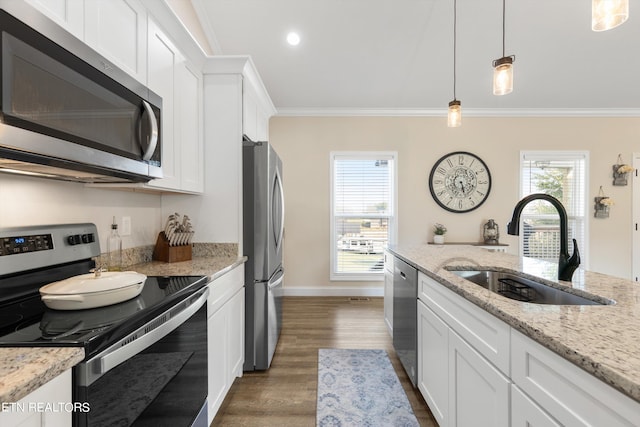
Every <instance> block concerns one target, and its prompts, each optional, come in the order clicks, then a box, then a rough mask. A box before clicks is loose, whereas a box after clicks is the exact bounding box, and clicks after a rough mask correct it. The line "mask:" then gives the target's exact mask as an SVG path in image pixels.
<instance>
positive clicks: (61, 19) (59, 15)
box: [27, 0, 84, 40]
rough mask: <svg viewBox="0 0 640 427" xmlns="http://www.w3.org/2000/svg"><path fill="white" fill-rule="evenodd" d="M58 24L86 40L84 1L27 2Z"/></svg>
mask: <svg viewBox="0 0 640 427" xmlns="http://www.w3.org/2000/svg"><path fill="white" fill-rule="evenodd" d="M27 3H30V4H31V5H33V6H34V7H35V8H36V9H38V10H39V11H40V12H42V13H44V14H45V15H47V16H48V17H49V18H51V20H53V21H54V22H55V23H56V24H58V25H60V26H61V27H62V28H64V29H65V30H67V31H68V32H70V33H71V34H73V35H74V36H76V37H77V38H78V39H80V40H84V16H83V15H84V0H27Z"/></svg>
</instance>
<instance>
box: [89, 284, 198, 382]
mask: <svg viewBox="0 0 640 427" xmlns="http://www.w3.org/2000/svg"><path fill="white" fill-rule="evenodd" d="M198 294H200V297H199V298H198V300H197V301H195V302H193V303H192V304H190V305H189V306H188V307H187V308H185V309H184V310H182V311H181V312H179V313H177V314H173V315H172V317H171V318H170V319H169V320H167V321H166V322H165V323H163V324H161V325H160V326H158V327H156V328H155V329H152V330H151V331H149V332H147V333H146V334H144V335H142V336H140V337H137V338H135V339H133V340H131V342H129V343H128V344H124V345H121V346H119V343H116V344H115V345H113V346H111V347H109V348H108V349H106V350H105V351H104V352H102V353H100V354H98V355H96V356H95V357H93V358H92V359H91V360H87V361H86V362H84V363H82V364H81V365H82V366H80V365H79V366H80V367H81V370H83V372H81V374H80V376H79V378H78V380H79V383H80V385H81V386H87V387H88V386H89V385H91V384H92V383H93V382H94V381H96V380H97V379H98V378H100V377H101V376H103V375H104V374H106V373H107V372H109V371H110V370H111V369H113V368H115V367H116V366H118V365H119V364H120V363H122V362H125V361H127V360H128V359H130V358H132V357H133V356H135V355H136V354H138V353H140V352H141V351H142V350H144V349H145V348H147V347H149V346H151V345H152V344H155V343H156V342H158V341H160V340H161V339H162V338H164V337H165V336H167V335H168V334H170V333H171V332H173V330H174V329H176V328H177V327H179V326H180V325H182V324H183V323H184V322H185V321H187V320H188V319H189V318H190V317H191V316H192V315H194V314H195V313H196V312H197V311H198V310H200V308H201V307H202V306H203V305H205V304H206V303H207V298H208V296H209V287H208V286H205V287H204V288H203V289H202V290H201V291H198V292H197V293H196V294H195V295H198ZM169 311H170V310H169ZM166 313H167V312H165V313H163V314H161V315H160V316H158V317H156V318H155V319H154V320H152V321H150V322H149V323H147V325H149V324H153V323H154V322H156V320H157V319H159V318H162V316H164V315H165V314H166ZM145 326H146V325H145ZM145 326H143V327H141V328H139V329H138V330H137V331H135V332H133V333H131V334H129V335H128V336H127V337H125V338H123V339H122V340H120V342H126V341H127V340H128V339H129V337H131V336H135V335H136V334H137V333H138V331H140V330H144V328H145Z"/></svg>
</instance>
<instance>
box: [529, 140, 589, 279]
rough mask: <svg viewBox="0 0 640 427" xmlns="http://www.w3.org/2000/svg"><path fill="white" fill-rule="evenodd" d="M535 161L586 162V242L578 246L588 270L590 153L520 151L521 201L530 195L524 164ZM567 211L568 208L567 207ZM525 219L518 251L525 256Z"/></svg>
mask: <svg viewBox="0 0 640 427" xmlns="http://www.w3.org/2000/svg"><path fill="white" fill-rule="evenodd" d="M535 160H541V161H545V160H546V161H563V160H565V161H576V160H583V161H584V181H583V188H584V194H583V195H582V198H583V206H582V209H583V212H584V216H582V217H581V219H582V223H583V224H584V229H583V233H584V234H583V236H584V237H583V238H584V241H583V242H578V246H579V247H580V259H581V266H582V267H584V268H587V269H588V265H589V264H588V263H589V212H590V209H591V206H590V204H589V165H590V160H589V151H586V150H558V151H556V150H522V151H520V164H519V166H518V168H519V174H520V180H519V181H520V184H519V190H518V191H519V193H520V199H522V198H523V197H525V196H527V195H528V194H530V193H526V194H525V192H524V191H523V190H524V188H523V187H524V183H523V164H524V163H525V162H526V161H535ZM565 209H566V207H565ZM567 215H568V216H569V220H571V219H572V218H580V217H577V216H575V215H570V213H569V210H567ZM524 219H525V215H522V216H521V218H520V230H521V233H520V236H519V238H518V251H519V253H520V254H524V232H523V230H524V227H523V224H522V222H523V220H524ZM568 249H569V251H571V250H572V244H571V240H570V238H569V241H568Z"/></svg>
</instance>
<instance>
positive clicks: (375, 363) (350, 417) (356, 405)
mask: <svg viewBox="0 0 640 427" xmlns="http://www.w3.org/2000/svg"><path fill="white" fill-rule="evenodd" d="M316 424H317V425H318V426H320V427H338V426H340V427H347V426H358V427H361V426H371V427H374V426H381V427H382V426H385V427H386V426H394V427H405V426H406V427H408V426H419V424H418V420H417V419H416V417H415V415H414V414H413V410H412V409H411V404H410V403H409V400H408V399H407V395H406V394H405V393H404V390H403V389H402V385H401V384H400V380H398V377H397V376H396V373H395V371H394V370H393V366H392V365H391V361H390V360H389V357H388V356H387V353H386V351H384V350H343V349H320V350H318V406H317V412H316Z"/></svg>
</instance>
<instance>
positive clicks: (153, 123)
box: [142, 100, 158, 160]
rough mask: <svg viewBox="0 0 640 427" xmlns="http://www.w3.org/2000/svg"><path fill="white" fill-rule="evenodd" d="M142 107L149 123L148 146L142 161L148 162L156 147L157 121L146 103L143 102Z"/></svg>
mask: <svg viewBox="0 0 640 427" xmlns="http://www.w3.org/2000/svg"><path fill="white" fill-rule="evenodd" d="M142 106H143V107H144V110H145V111H146V113H147V120H148V121H149V128H150V133H149V145H147V148H146V150H145V151H144V154H143V155H142V160H149V159H151V156H153V153H154V152H155V151H156V147H157V146H158V121H157V120H156V115H155V114H153V109H152V108H151V105H149V103H148V102H147V101H145V100H143V101H142Z"/></svg>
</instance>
